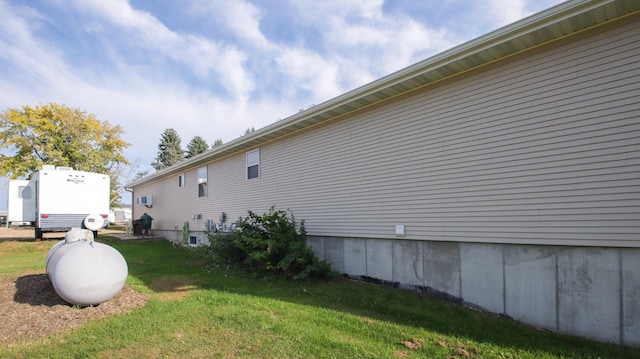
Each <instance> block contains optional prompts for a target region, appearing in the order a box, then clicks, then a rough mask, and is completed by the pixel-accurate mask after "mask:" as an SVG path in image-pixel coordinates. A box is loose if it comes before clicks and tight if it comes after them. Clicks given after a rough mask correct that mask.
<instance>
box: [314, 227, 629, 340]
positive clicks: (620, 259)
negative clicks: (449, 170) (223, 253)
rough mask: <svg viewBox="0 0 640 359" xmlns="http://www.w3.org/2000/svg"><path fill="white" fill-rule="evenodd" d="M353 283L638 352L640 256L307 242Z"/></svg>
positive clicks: (608, 251) (591, 250) (607, 251)
mask: <svg viewBox="0 0 640 359" xmlns="http://www.w3.org/2000/svg"><path fill="white" fill-rule="evenodd" d="M309 243H310V244H311V245H312V246H313V247H314V252H316V254H318V257H319V258H320V259H323V260H326V261H327V262H329V263H331V265H332V266H333V268H334V269H336V270H338V271H340V272H342V273H343V274H345V275H348V276H350V277H354V278H361V279H363V280H367V281H375V282H380V283H387V284H391V285H393V286H396V287H399V288H404V289H413V290H418V291H420V292H424V293H432V294H437V295H440V296H443V297H447V298H449V299H453V300H459V301H462V302H465V303H467V304H470V305H472V306H476V307H481V308H483V309H485V310H487V311H490V312H493V313H496V314H502V315H506V316H509V317H511V318H514V319H516V320H519V321H522V322H524V323H527V324H530V325H532V326H535V327H539V328H545V329H549V330H552V331H556V332H559V333H566V334H571V335H577V336H582V337H587V338H591V339H595V340H599V341H603V342H612V343H616V344H623V345H631V346H640V300H638V298H640V249H631V248H600V247H568V246H541V245H517V244H487V243H458V242H434V241H411V240H384V239H363V238H339V237H315V238H314V237H310V240H309Z"/></svg>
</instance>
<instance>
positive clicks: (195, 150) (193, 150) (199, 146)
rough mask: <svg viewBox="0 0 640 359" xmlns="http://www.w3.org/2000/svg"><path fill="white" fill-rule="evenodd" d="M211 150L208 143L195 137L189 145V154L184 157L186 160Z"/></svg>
mask: <svg viewBox="0 0 640 359" xmlns="http://www.w3.org/2000/svg"><path fill="white" fill-rule="evenodd" d="M208 149H209V145H208V144H207V141H205V140H204V139H203V138H202V137H200V136H195V137H194V138H192V139H191V142H189V144H188V145H187V152H186V153H185V155H184V158H191V157H193V156H195V155H197V154H200V153H202V152H204V151H206V150H208Z"/></svg>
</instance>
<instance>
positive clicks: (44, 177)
mask: <svg viewBox="0 0 640 359" xmlns="http://www.w3.org/2000/svg"><path fill="white" fill-rule="evenodd" d="M17 181H24V180H13V181H9V188H10V189H11V188H14V187H16V188H19V190H16V191H17V192H16V193H9V201H10V202H16V203H15V204H14V206H15V208H16V211H15V213H16V215H17V214H18V213H19V211H18V210H17V209H18V208H22V213H21V218H17V217H12V219H13V221H14V222H31V223H32V224H33V225H34V227H35V236H36V238H42V233H43V232H58V231H68V230H70V229H71V228H86V229H89V230H92V231H94V233H95V232H97V230H98V229H100V228H106V227H107V226H108V225H109V221H108V215H109V197H110V182H109V175H107V174H100V173H93V172H84V171H75V170H73V169H71V168H69V167H55V166H50V165H45V166H42V169H40V170H39V171H37V172H35V173H34V174H33V175H32V176H31V179H30V180H29V181H28V182H27V183H26V186H25V183H24V182H17ZM12 182H16V183H15V184H13V187H12ZM20 202H21V203H20ZM10 215H11V216H13V213H11V214H10Z"/></svg>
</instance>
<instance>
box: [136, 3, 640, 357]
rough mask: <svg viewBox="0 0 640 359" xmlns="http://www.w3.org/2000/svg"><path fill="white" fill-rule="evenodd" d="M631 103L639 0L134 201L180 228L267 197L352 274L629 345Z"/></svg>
mask: <svg viewBox="0 0 640 359" xmlns="http://www.w3.org/2000/svg"><path fill="white" fill-rule="evenodd" d="M639 118H640V16H639V15H638V14H636V15H633V16H629V17H627V18H625V19H623V20H619V21H616V22H614V23H610V24H607V25H604V26H601V27H599V28H597V29H593V30H588V31H585V32H582V33H580V34H578V35H574V36H570V37H567V38H565V39H562V40H559V41H556V42H554V43H552V44H548V45H546V46H542V47H538V48H535V49H532V50H530V51H528V52H526V53H522V54H519V55H515V56H512V57H510V58H508V59H505V60H501V61H498V62H495V63H493V64H489V65H486V66H484V67H483V68H480V69H477V70H474V71H470V72H467V73H463V74H460V75H458V76H456V77H454V78H452V79H448V80H444V81H441V82H439V83H436V84H432V85H431V86H429V87H426V88H422V89H420V90H418V91H414V92H413V93H410V94H407V95H402V96H399V97H397V98H395V99H392V100H390V101H387V102H385V103H382V104H379V105H376V106H373V107H370V108H368V109H365V110H361V111H359V112H357V113H355V114H351V115H349V116H347V117H345V118H340V119H336V120H333V121H331V122H329V123H324V124H321V125H317V126H315V127H312V128H309V129H305V130H301V131H300V132H298V133H295V134H293V135H290V136H288V137H286V138H279V139H277V140H274V141H271V142H268V143H264V144H263V145H261V146H260V147H259V149H260V178H259V179H253V180H247V179H246V163H245V153H244V152H243V153H236V154H233V155H230V156H229V157H226V158H223V159H221V160H218V161H215V162H210V163H208V164H207V168H208V190H209V192H208V195H207V197H203V198H198V197H197V195H196V193H197V192H196V182H195V181H196V171H197V168H193V169H190V170H189V171H187V172H186V173H185V176H186V186H185V188H178V187H177V176H170V177H169V178H165V179H158V180H156V181H154V182H148V183H143V184H140V185H139V186H136V187H135V193H136V195H147V194H150V195H153V203H154V204H153V207H152V208H148V209H143V208H136V209H134V210H135V213H136V214H135V216H139V215H141V214H142V211H147V212H149V213H150V214H151V215H152V216H153V217H154V218H155V219H156V221H154V227H153V229H154V230H155V231H156V233H160V234H162V235H164V236H166V237H167V238H168V239H170V240H175V239H179V238H181V235H180V234H179V233H180V230H181V227H182V223H183V222H184V221H188V222H189V227H190V229H191V231H192V232H194V233H195V232H198V229H202V228H204V223H203V222H204V220H205V219H208V218H211V219H213V220H214V221H217V219H218V217H219V215H220V213H221V212H225V213H227V215H228V218H229V219H230V220H234V219H235V218H237V217H238V216H243V215H245V214H246V211H247V210H252V211H256V212H258V213H262V212H264V211H266V210H267V209H268V208H269V207H270V206H272V205H275V206H276V207H277V208H278V209H290V210H291V211H292V212H293V213H294V214H295V216H296V218H298V219H304V220H305V225H306V229H307V231H308V233H309V235H310V243H311V244H312V245H313V247H314V250H315V251H316V253H318V254H319V256H320V257H321V258H323V259H325V260H327V261H328V262H330V263H331V264H332V265H333V266H334V268H335V269H337V270H339V271H341V272H342V273H345V274H347V275H350V276H354V277H362V278H373V279H376V280H379V281H383V282H390V283H394V284H396V285H398V286H400V287H407V288H423V289H424V290H427V291H434V292H439V293H443V294H446V295H448V296H451V297H454V298H458V299H460V300H463V301H465V302H467V303H473V304H475V305H478V306H480V307H483V308H485V309H487V310H490V311H492V312H496V313H502V314H506V315H509V316H512V317H514V318H516V319H518V320H522V321H524V322H527V323H530V324H533V325H536V326H540V327H544V328H548V329H551V330H556V331H559V332H565V333H571V334H577V335H582V336H587V337H591V338H595V339H599V340H603V341H613V342H617V343H624V344H631V345H640V334H639V333H640V331H638V330H637V329H638V327H637V323H638V322H640V317H639V316H640V314H639V313H640V307H638V305H639V304H638V301H637V300H634V298H635V297H636V296H637V293H638V290H639V288H640V282H639V280H640V278H639V277H638V275H637V273H638V272H637V269H638V265H637V263H640V250H639V249H637V248H640V140H639V139H640V121H639ZM249 150H250V149H249ZM197 214H202V217H201V219H200V220H197V219H194V218H196V217H194V216H195V215H197ZM396 225H404V228H405V230H406V232H405V233H404V235H401V236H398V235H397V234H396V233H395V227H396ZM199 236H200V237H199V238H200V239H199V240H200V241H202V242H205V241H206V238H205V237H204V235H203V234H199ZM596 312H597V313H598V316H597V317H595V316H592V314H593V313H596Z"/></svg>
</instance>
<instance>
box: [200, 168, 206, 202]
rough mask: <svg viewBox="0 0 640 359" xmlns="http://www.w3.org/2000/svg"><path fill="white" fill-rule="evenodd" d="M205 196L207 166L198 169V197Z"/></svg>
mask: <svg viewBox="0 0 640 359" xmlns="http://www.w3.org/2000/svg"><path fill="white" fill-rule="evenodd" d="M206 196H207V166H204V167H200V168H198V197H206Z"/></svg>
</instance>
